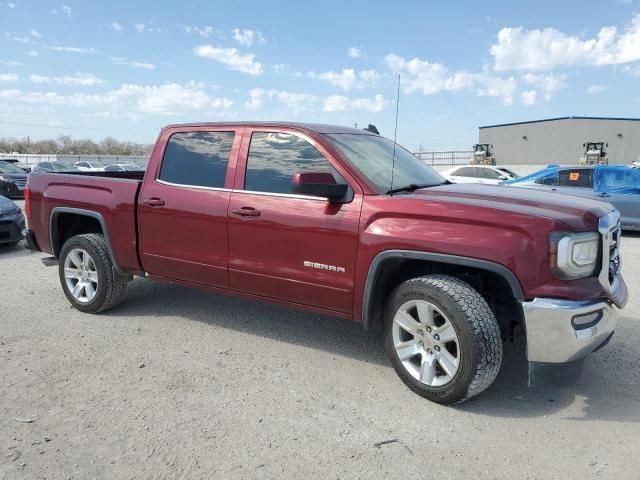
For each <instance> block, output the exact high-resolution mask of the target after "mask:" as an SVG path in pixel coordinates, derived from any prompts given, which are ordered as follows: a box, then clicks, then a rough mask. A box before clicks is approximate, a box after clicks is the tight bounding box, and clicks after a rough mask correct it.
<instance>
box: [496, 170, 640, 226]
mask: <svg viewBox="0 0 640 480" xmlns="http://www.w3.org/2000/svg"><path fill="white" fill-rule="evenodd" d="M504 184H505V185H509V186H513V187H526V188H534V189H540V190H548V191H554V192H560V193H569V194H572V195H579V196H583V197H590V198H598V199H601V200H604V201H606V202H609V203H610V204H612V205H613V206H614V207H615V208H616V209H617V210H618V211H619V212H620V215H621V226H622V229H623V230H640V169H638V168H631V167H627V166H621V165H579V166H569V167H567V166H559V165H549V166H548V167H547V168H544V169H542V170H539V171H537V172H534V173H532V174H530V175H527V176H524V177H520V178H518V179H516V180H510V181H507V182H505V183H504Z"/></svg>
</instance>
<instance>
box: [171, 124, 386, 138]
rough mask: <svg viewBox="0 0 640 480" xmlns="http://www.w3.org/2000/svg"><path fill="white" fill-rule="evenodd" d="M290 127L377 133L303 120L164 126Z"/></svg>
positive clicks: (309, 129) (172, 126) (310, 129)
mask: <svg viewBox="0 0 640 480" xmlns="http://www.w3.org/2000/svg"><path fill="white" fill-rule="evenodd" d="M207 126H212V127H265V128H267V127H288V128H297V129H299V130H306V131H310V132H314V133H318V134H322V133H350V134H355V135H376V134H375V133H372V132H369V131H368V130H362V129H358V128H353V127H343V126H340V125H326V124H322V123H301V122H275V121H274V122H264V121H263V122H250V121H247V122H196V123H176V124H173V125H167V126H166V127H164V128H163V130H164V129H166V128H176V127H177V128H179V127H207Z"/></svg>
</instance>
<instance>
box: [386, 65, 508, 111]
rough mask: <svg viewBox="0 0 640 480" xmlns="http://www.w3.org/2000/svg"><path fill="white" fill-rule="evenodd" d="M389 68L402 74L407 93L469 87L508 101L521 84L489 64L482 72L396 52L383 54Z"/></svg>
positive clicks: (434, 92) (426, 92)
mask: <svg viewBox="0 0 640 480" xmlns="http://www.w3.org/2000/svg"><path fill="white" fill-rule="evenodd" d="M384 61H385V63H386V64H387V66H388V67H389V69H390V70H391V71H392V72H394V73H399V74H401V79H402V88H403V91H404V92H405V93H413V92H416V91H422V93H423V94H424V95H433V94H436V93H439V92H443V91H446V92H457V91H465V90H466V91H470V92H472V93H474V94H475V95H477V96H480V97H499V98H501V99H502V101H503V103H504V104H505V105H511V104H512V103H513V96H514V95H515V93H516V90H517V88H518V82H517V81H516V79H515V78H514V77H506V78H503V77H498V76H495V75H492V74H491V73H490V72H489V70H488V68H484V69H483V70H482V71H481V72H479V73H472V72H467V71H464V70H461V71H457V72H456V71H451V70H449V69H448V68H447V67H446V66H444V65H443V64H441V63H432V62H429V61H428V60H422V59H420V58H414V59H412V60H406V59H404V58H403V57H400V56H399V55H395V54H393V53H390V54H388V55H387V56H386V57H384Z"/></svg>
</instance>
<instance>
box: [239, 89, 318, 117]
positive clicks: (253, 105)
mask: <svg viewBox="0 0 640 480" xmlns="http://www.w3.org/2000/svg"><path fill="white" fill-rule="evenodd" d="M273 100H275V101H277V102H279V103H281V104H282V105H284V106H286V107H287V108H289V109H291V110H292V111H293V112H294V113H297V112H299V111H301V110H311V109H312V107H313V105H315V104H316V103H317V102H318V101H319V100H320V97H318V96H317V95H312V94H308V93H292V92H287V91H284V90H277V89H273V88H272V89H270V90H265V89H263V88H254V89H252V90H250V91H249V100H248V101H247V102H246V103H245V107H246V108H248V109H249V110H259V109H260V108H262V107H263V106H264V104H265V103H266V102H271V101H273Z"/></svg>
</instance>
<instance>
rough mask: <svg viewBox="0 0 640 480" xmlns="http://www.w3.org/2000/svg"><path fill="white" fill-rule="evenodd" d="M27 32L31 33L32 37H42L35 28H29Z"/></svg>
mask: <svg viewBox="0 0 640 480" xmlns="http://www.w3.org/2000/svg"><path fill="white" fill-rule="evenodd" d="M29 33H30V34H31V36H32V37H36V38H42V34H41V33H40V32H39V31H37V30H36V29H35V28H31V29H29Z"/></svg>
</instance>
